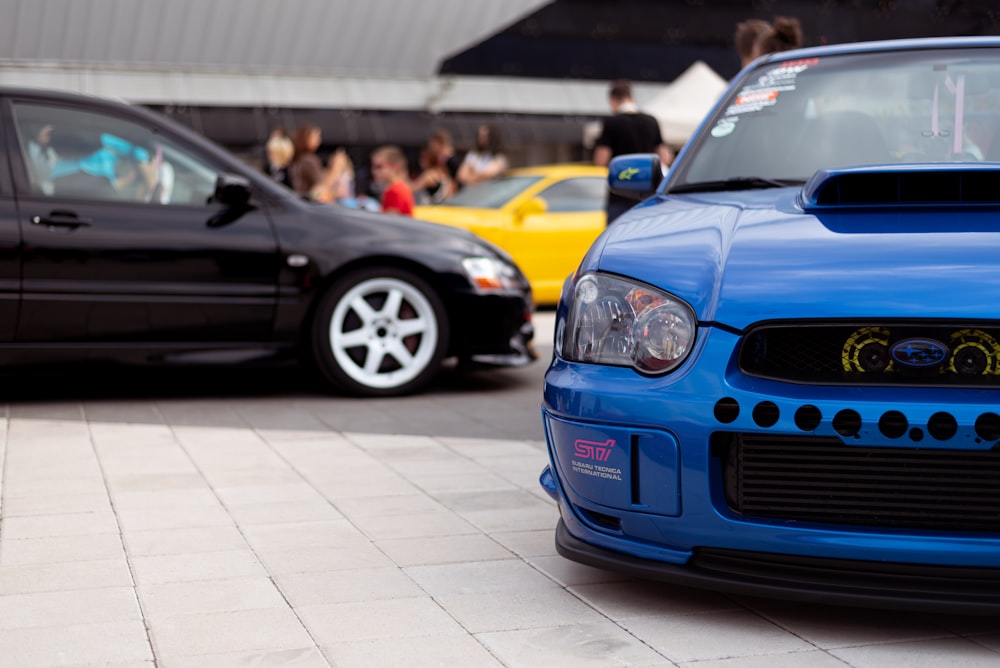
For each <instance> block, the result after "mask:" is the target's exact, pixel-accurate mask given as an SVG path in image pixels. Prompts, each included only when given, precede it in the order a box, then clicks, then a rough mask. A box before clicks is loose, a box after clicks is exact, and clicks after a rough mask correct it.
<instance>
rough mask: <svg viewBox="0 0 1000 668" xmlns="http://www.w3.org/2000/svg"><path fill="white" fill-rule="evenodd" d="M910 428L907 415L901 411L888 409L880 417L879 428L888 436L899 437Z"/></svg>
mask: <svg viewBox="0 0 1000 668" xmlns="http://www.w3.org/2000/svg"><path fill="white" fill-rule="evenodd" d="M909 428H910V423H909V422H908V421H907V420H906V416H905V415H903V414H902V413H900V412H899V411H887V412H886V413H883V414H882V417H880V418H879V419H878V430H879V431H880V432H882V435H883V436H885V437H886V438H899V437H901V436H902V435H903V434H905V433H906V430H907V429H909Z"/></svg>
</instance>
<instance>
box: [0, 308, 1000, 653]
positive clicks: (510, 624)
mask: <svg viewBox="0 0 1000 668" xmlns="http://www.w3.org/2000/svg"><path fill="white" fill-rule="evenodd" d="M540 323H541V325H542V326H543V329H544V327H546V326H548V325H549V323H551V315H549V314H543V316H542V317H541V318H540ZM543 338H544V337H543ZM550 350H551V348H550V346H548V345H543V346H542V351H543V353H544V354H545V355H548V354H549V351H550ZM543 370H544V364H539V365H536V366H535V367H533V368H529V369H521V370H511V371H505V372H501V373H495V374H474V375H472V376H466V375H462V374H445V376H444V377H443V378H442V379H441V381H440V382H439V383H437V384H436V385H435V386H434V387H433V388H432V389H431V391H430V392H428V393H426V394H424V395H421V396H419V397H410V398H406V399H396V400H383V401H355V400H347V399H341V398H335V397H327V396H323V395H320V394H317V393H314V392H311V391H310V388H309V386H308V385H307V384H306V383H305V381H303V379H302V378H301V377H300V376H299V375H298V374H295V373H288V372H279V373H267V374H264V373H257V372H255V373H252V374H246V373H234V374H230V373H228V372H227V373H225V374H221V375H220V374H216V373H207V374H195V373H185V374H175V373H148V372H146V373H141V374H136V373H110V372H102V373H101V374H100V376H99V379H98V380H96V381H95V380H94V376H93V375H92V374H89V373H82V372H80V373H75V374H70V375H67V374H65V373H56V372H52V371H46V370H37V371H33V372H31V373H24V374H16V375H10V376H6V377H4V378H3V383H2V385H3V386H4V390H3V392H4V393H5V394H4V396H3V398H2V401H3V402H4V403H3V404H2V407H3V411H4V412H3V413H2V415H3V419H2V426H3V427H4V428H3V429H0V435H2V440H0V463H2V469H3V477H2V482H0V502H2V505H0V666H2V667H4V668H19V667H22V666H46V667H48V666H112V667H122V668H124V667H132V666H153V665H156V666H166V667H185V668H186V667H195V666H198V667H202V666H203V667H211V668H220V667H221V668H225V667H227V666H247V665H253V666H275V667H284V666H294V667H309V668H311V667H313V666H317V667H320V666H331V665H332V666H364V667H370V666H376V667H379V666H405V667H407V668H416V667H420V666H460V667H462V668H466V667H476V666H569V665H572V666H683V667H685V668H723V667H725V668H730V667H747V668H756V667H761V668H762V667H765V666H766V667H767V668H783V667H793V666H794V667H796V668H798V667H800V666H809V667H810V668H814V667H815V668H826V667H831V668H832V667H834V666H856V667H858V668H867V667H869V666H871V667H878V668H883V667H887V666H888V667H893V666H900V667H903V666H905V667H906V668H911V667H921V666H928V667H930V666H934V667H937V666H942V665H961V666H963V667H965V666H994V667H995V666H998V665H1000V619H985V618H974V617H973V618H964V617H946V616H934V615H917V614H900V613H891V614H887V613H882V612H873V611H864V610H844V609H836V608H825V607H820V606H803V605H790V604H785V603H776V602H765V601H757V600H747V599H734V598H729V597H725V596H720V595H716V594H711V593H705V592H699V591H693V590H688V589H682V588H676V587H668V586H662V585H654V584H650V583H645V582H637V581H632V580H628V579H625V578H621V577H619V576H616V575H614V574H611V573H605V572H601V571H597V570H594V569H590V568H586V567H583V566H578V565H575V564H572V563H569V562H567V561H565V560H563V559H561V558H560V557H558V556H557V555H556V554H555V552H554V548H553V545H552V529H553V527H554V525H555V522H556V516H557V511H556V509H555V506H554V505H553V504H552V503H551V502H550V501H549V500H548V498H547V497H546V496H545V495H544V494H543V493H542V492H541V491H540V489H539V487H538V485H537V476H538V473H539V471H540V469H541V468H542V466H543V465H544V462H545V454H544V449H543V444H542V441H541V438H542V437H541V427H540V422H539V417H538V402H539V390H540V383H541V375H542V371H543Z"/></svg>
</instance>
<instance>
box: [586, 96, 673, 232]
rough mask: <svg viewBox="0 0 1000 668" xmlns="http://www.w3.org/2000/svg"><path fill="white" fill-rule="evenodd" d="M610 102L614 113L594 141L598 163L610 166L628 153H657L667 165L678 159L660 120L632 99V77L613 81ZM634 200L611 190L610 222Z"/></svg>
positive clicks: (608, 220) (595, 162)
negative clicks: (664, 140) (626, 79)
mask: <svg viewBox="0 0 1000 668" xmlns="http://www.w3.org/2000/svg"><path fill="white" fill-rule="evenodd" d="M608 102H609V103H610V105H611V113H612V116H610V117H608V118H606V119H605V120H604V124H603V126H602V128H601V136H600V137H598V138H597V141H596V142H595V143H594V164H595V165H601V166H606V165H607V164H608V163H609V162H611V158H614V157H615V156H619V155H626V154H628V153H657V154H659V156H660V161H661V162H662V163H663V166H664V167H666V166H668V165H670V163H671V162H672V161H673V159H674V153H673V151H671V150H670V148H669V147H668V146H667V145H666V144H664V143H663V137H662V136H661V135H660V124H659V122H658V121H657V120H656V119H655V118H653V117H652V116H650V115H649V114H644V113H642V112H640V111H639V108H638V107H637V106H636V104H635V100H633V99H632V86H631V84H630V83H629V82H628V81H624V80H618V81H613V82H611V88H610V90H609V91H608ZM633 204H635V202H634V201H632V200H630V199H628V198H625V197H619V196H617V195H613V194H611V193H608V202H607V213H608V219H607V224H608V225H610V224H611V223H612V222H614V220H615V218H617V217H618V216H620V215H621V214H623V213H625V212H626V211H627V210H628V209H630V208H631V207H632V205H633Z"/></svg>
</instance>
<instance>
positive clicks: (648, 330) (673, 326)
mask: <svg viewBox="0 0 1000 668" xmlns="http://www.w3.org/2000/svg"><path fill="white" fill-rule="evenodd" d="M696 330H697V321H696V319H695V315H694V312H693V311H692V310H691V307H689V306H688V305H687V304H685V303H684V302H682V301H681V300H679V299H677V298H676V297H673V296H671V295H669V294H667V293H666V292H663V291H661V290H657V289H656V288H652V287H650V286H648V285H644V284H642V283H638V282H635V281H629V280H627V279H623V278H618V277H616V276H608V275H604V274H587V275H585V276H583V277H582V278H580V280H579V281H578V282H577V284H576V288H575V290H574V292H573V301H572V303H571V304H570V308H569V315H568V318H567V320H566V327H565V331H564V332H563V339H562V346H561V349H560V354H561V355H562V356H563V357H564V358H565V359H568V360H572V361H575V362H590V363H593V364H609V365H614V366H630V367H633V368H635V369H636V370H638V371H641V372H643V373H666V372H667V371H670V370H672V369H674V368H676V367H677V366H678V365H679V364H680V363H681V362H683V361H684V359H685V358H686V357H687V355H688V353H690V352H691V348H692V346H693V345H694V337H695V332H696Z"/></svg>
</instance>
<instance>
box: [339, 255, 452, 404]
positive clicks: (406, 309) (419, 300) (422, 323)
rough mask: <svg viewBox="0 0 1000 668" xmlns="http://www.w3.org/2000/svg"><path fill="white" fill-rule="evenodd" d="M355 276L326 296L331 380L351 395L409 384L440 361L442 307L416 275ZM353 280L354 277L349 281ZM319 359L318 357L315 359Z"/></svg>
mask: <svg viewBox="0 0 1000 668" xmlns="http://www.w3.org/2000/svg"><path fill="white" fill-rule="evenodd" d="M366 273H368V274H372V273H377V275H370V276H365V275H363V274H362V275H356V276H354V277H353V279H354V280H348V281H346V283H347V285H346V286H345V285H342V286H341V287H340V288H339V289H334V290H333V294H331V295H330V298H331V300H332V302H333V303H332V305H333V308H332V310H326V309H321V314H322V312H323V311H325V312H327V313H329V316H328V319H325V322H326V332H325V337H324V338H325V341H324V345H325V346H326V349H327V350H326V352H328V353H329V354H330V355H332V361H333V366H334V368H333V369H331V372H332V375H333V376H334V379H335V380H336V381H337V382H338V383H339V384H340V385H343V386H346V389H349V390H351V391H352V392H354V393H356V394H368V395H388V394H397V393H402V392H406V391H409V390H411V389H414V388H415V387H416V386H417V385H422V384H423V383H424V382H426V381H427V380H428V379H429V378H430V376H432V375H433V374H434V373H435V372H436V371H437V368H438V366H439V365H440V363H441V358H442V357H443V353H444V345H445V341H446V339H447V324H446V323H444V315H443V314H444V308H443V307H442V306H441V303H440V300H439V299H438V297H437V295H436V294H434V292H433V291H432V290H431V289H430V288H429V287H428V286H427V285H426V283H425V282H424V281H423V280H421V279H419V278H418V277H417V276H414V275H411V274H409V272H404V271H399V270H382V271H381V272H372V271H369V272H366ZM355 281H356V282H355ZM320 361H321V363H322V360H320Z"/></svg>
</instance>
